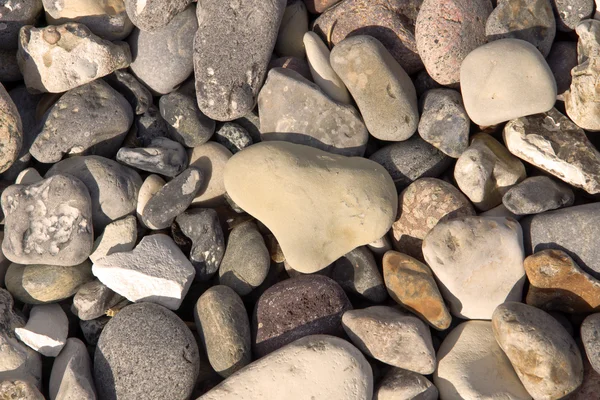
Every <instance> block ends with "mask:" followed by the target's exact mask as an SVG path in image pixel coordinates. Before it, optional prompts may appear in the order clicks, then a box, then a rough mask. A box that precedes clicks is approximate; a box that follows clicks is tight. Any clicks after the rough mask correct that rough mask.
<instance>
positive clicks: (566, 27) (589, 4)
mask: <svg viewBox="0 0 600 400" xmlns="http://www.w3.org/2000/svg"><path fill="white" fill-rule="evenodd" d="M551 3H552V8H553V9H554V12H555V14H556V29H558V30H559V31H563V32H570V31H572V30H574V29H575V28H576V27H577V24H579V22H580V21H581V20H584V19H588V18H593V14H594V11H595V10H596V4H594V1H592V0H551Z"/></svg>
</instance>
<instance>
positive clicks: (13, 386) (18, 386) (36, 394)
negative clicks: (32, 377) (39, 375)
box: [0, 380, 45, 400]
mask: <svg viewBox="0 0 600 400" xmlns="http://www.w3.org/2000/svg"><path fill="white" fill-rule="evenodd" d="M0 399H23V400H45V398H44V396H43V395H42V393H41V392H40V391H39V390H38V388H36V387H35V385H33V384H32V383H31V382H29V381H23V380H4V381H2V382H1V383H0Z"/></svg>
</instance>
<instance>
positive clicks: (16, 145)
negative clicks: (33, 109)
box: [0, 84, 27, 172]
mask: <svg viewBox="0 0 600 400" xmlns="http://www.w3.org/2000/svg"><path fill="white" fill-rule="evenodd" d="M24 132H25V131H24V129H23V123H22V122H21V116H20V114H19V109H17V106H16V105H15V103H14V102H13V100H12V99H11V97H10V96H9V94H8V92H7V91H6V89H5V88H4V86H3V85H2V84H0V140H1V141H2V146H1V147H0V172H4V171H6V170H8V169H9V168H10V167H11V165H13V163H14V162H15V161H16V160H17V158H18V157H20V156H21V147H22V146H23V145H24V144H25V145H27V143H24Z"/></svg>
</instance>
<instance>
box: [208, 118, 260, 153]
mask: <svg viewBox="0 0 600 400" xmlns="http://www.w3.org/2000/svg"><path fill="white" fill-rule="evenodd" d="M215 141H216V142H217V143H220V144H222V145H223V146H225V147H226V148H227V150H229V151H231V153H233V154H235V153H237V152H238V151H240V150H243V149H245V148H246V147H248V146H250V145H251V144H252V137H250V134H249V133H248V131H246V130H245V129H244V128H243V127H242V126H241V125H238V124H236V123H235V122H226V123H224V124H223V125H221V127H220V128H219V129H217V131H216V132H215Z"/></svg>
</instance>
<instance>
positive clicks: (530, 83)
mask: <svg viewBox="0 0 600 400" xmlns="http://www.w3.org/2000/svg"><path fill="white" fill-rule="evenodd" d="M515 71H520V73H519V74H518V76H516V75H515ZM460 76H461V79H460V87H461V92H462V96H463V102H464V104H465V110H467V114H469V118H471V120H472V121H473V122H475V123H476V124H478V125H482V126H490V125H495V124H498V123H500V122H505V121H508V120H511V119H514V118H520V117H523V116H526V115H532V114H537V113H542V112H546V111H548V110H550V109H551V108H552V107H553V106H554V102H555V101H556V81H555V80H554V76H553V75H552V71H551V70H550V67H548V64H547V63H546V60H544V57H543V56H542V55H541V54H540V52H539V51H538V50H537V49H536V48H535V47H534V46H533V45H532V44H531V43H529V42H525V41H523V40H520V39H501V40H496V41H494V42H491V43H488V44H485V45H483V46H480V47H478V48H477V49H475V50H473V51H472V52H470V53H469V55H468V56H467V57H466V58H465V59H464V61H463V63H462V65H461V67H460ZM482 88H484V89H485V90H482Z"/></svg>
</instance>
